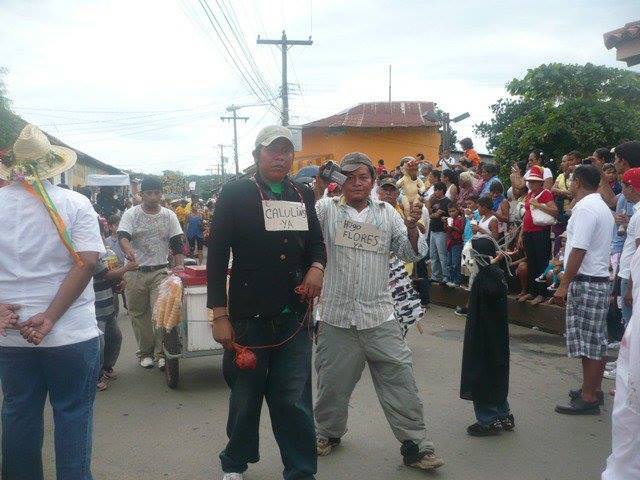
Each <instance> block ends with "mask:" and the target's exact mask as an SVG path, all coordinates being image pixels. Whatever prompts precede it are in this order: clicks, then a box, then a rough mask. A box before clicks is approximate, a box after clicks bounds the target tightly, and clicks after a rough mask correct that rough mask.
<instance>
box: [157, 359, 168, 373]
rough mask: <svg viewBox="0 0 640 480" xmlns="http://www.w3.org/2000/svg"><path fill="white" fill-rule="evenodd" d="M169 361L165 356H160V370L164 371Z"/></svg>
mask: <svg viewBox="0 0 640 480" xmlns="http://www.w3.org/2000/svg"><path fill="white" fill-rule="evenodd" d="M166 364H167V361H166V360H165V359H164V358H159V359H158V368H159V369H160V371H162V372H164V367H165V366H166Z"/></svg>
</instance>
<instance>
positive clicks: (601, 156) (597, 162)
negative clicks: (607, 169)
mask: <svg viewBox="0 0 640 480" xmlns="http://www.w3.org/2000/svg"><path fill="white" fill-rule="evenodd" d="M591 157H592V158H593V165H594V166H595V167H597V168H598V169H600V170H602V168H603V167H604V165H605V164H607V163H612V162H613V154H612V153H611V149H609V148H606V147H600V148H597V149H596V150H595V151H594V152H593V154H592V155H591Z"/></svg>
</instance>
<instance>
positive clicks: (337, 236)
mask: <svg viewBox="0 0 640 480" xmlns="http://www.w3.org/2000/svg"><path fill="white" fill-rule="evenodd" d="M340 167H341V169H342V170H343V172H345V174H346V175H348V178H347V181H346V182H345V184H344V185H343V197H342V201H338V200H337V199H335V198H333V199H332V198H322V199H321V200H318V202H317V203H316V210H317V212H318V218H319V220H320V225H321V226H322V229H323V232H324V236H325V240H326V245H327V256H328V260H327V272H326V277H325V283H324V287H323V290H322V294H321V297H320V301H319V312H318V313H319V318H320V322H321V323H320V326H319V334H318V339H317V348H316V371H317V374H318V389H317V401H316V405H315V417H316V424H317V427H318V441H317V453H318V455H320V456H324V455H328V454H329V453H330V452H331V451H332V450H333V448H335V447H336V446H337V445H338V444H339V443H340V439H341V437H342V436H343V435H344V434H345V432H346V430H347V415H348V410H349V399H350V397H351V394H352V392H353V389H354V388H355V386H356V384H357V382H358V380H359V378H360V374H361V372H362V369H363V368H364V365H365V363H368V364H369V369H370V371H371V374H372V377H373V382H374V384H375V385H376V391H377V392H378V395H379V398H380V404H381V406H382V408H383V410H384V412H385V415H386V417H387V420H388V422H389V424H390V426H391V429H392V431H393V433H394V435H395V436H396V438H397V439H398V441H400V442H401V443H402V446H401V449H400V451H401V454H402V456H403V461H404V464H405V465H408V466H410V467H413V468H417V469H421V470H432V469H434V468H438V467H440V466H441V465H443V463H444V462H443V461H442V460H441V459H440V458H439V457H437V456H436V454H435V452H434V446H433V443H432V442H430V441H429V440H428V439H427V431H426V426H425V423H424V414H423V407H422V401H421V400H420V397H419V396H418V393H417V387H416V383H415V378H414V375H413V364H412V361H411V351H410V350H409V347H408V346H407V344H406V342H405V341H404V339H403V338H402V332H401V329H400V327H399V325H398V323H397V322H395V321H394V320H393V319H394V315H393V311H394V310H393V301H392V297H391V292H390V291H389V254H390V253H394V254H395V255H396V256H397V257H398V258H399V259H401V260H404V261H416V260H419V259H420V258H421V257H423V256H424V255H425V254H426V242H425V239H424V237H423V236H422V235H421V234H420V232H419V230H418V228H417V226H416V223H417V221H418V220H419V219H420V216H421V215H422V205H421V204H418V203H414V204H413V205H412V208H411V211H410V215H409V218H408V219H407V221H406V222H403V221H402V219H401V217H400V215H399V214H398V213H397V212H396V211H395V209H393V208H391V207H390V206H389V205H387V204H385V203H384V202H373V201H372V200H371V199H370V193H371V190H372V188H373V185H374V178H375V170H374V168H373V165H372V164H371V161H370V160H369V158H368V157H367V156H366V155H364V154H362V153H351V154H348V155H346V156H345V157H344V158H343V159H342V161H341V163H340ZM323 183H324V181H323V180H322V178H321V176H319V177H318V180H317V183H316V198H318V199H319V198H320V197H321V195H322V192H323V191H324V187H325V186H324V185H323ZM443 187H444V186H443V185H441V186H438V188H443ZM437 191H439V192H441V195H442V197H444V189H442V190H439V189H438V190H437ZM351 225H353V226H360V227H361V228H364V229H365V231H367V232H371V235H367V236H366V238H367V239H369V238H370V239H371V241H368V240H364V239H363V238H361V239H360V240H358V241H352V242H346V241H344V240H343V239H344V233H345V232H346V231H347V230H345V227H347V228H348V227H349V226H351ZM376 237H377V238H378V239H381V240H382V244H380V243H379V242H376V241H375V238H376ZM363 271H364V272H367V273H366V275H365V276H363V275H362V272H363Z"/></svg>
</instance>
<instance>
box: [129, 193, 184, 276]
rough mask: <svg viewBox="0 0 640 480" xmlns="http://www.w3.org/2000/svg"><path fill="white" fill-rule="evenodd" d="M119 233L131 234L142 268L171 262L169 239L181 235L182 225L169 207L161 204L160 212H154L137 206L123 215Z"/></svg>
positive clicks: (134, 250)
mask: <svg viewBox="0 0 640 480" xmlns="http://www.w3.org/2000/svg"><path fill="white" fill-rule="evenodd" d="M118 232H126V233H128V234H129V235H131V247H132V248H133V253H135V255H136V260H137V262H138V264H139V265H140V266H141V267H156V266H158V265H166V264H167V258H168V257H169V239H171V238H173V237H175V236H176V235H181V234H182V227H181V226H180V222H179V221H178V217H177V216H176V214H175V213H174V212H172V211H171V210H169V209H168V208H164V207H160V212H158V213H155V214H150V213H145V211H144V210H143V209H142V205H136V206H135V207H131V208H130V209H129V210H127V211H125V212H124V213H123V214H122V219H121V220H120V225H119V226H118Z"/></svg>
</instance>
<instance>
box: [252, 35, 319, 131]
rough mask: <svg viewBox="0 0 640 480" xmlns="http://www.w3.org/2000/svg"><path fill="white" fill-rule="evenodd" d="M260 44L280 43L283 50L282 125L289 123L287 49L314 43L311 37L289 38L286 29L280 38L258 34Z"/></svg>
mask: <svg viewBox="0 0 640 480" xmlns="http://www.w3.org/2000/svg"><path fill="white" fill-rule="evenodd" d="M258 44H259V45H278V46H279V47H280V50H281V51H282V87H281V91H280V95H281V96H282V125H283V126H285V127H286V126H288V125H289V83H288V82H287V51H288V50H289V46H290V45H313V41H312V40H311V37H309V40H288V39H287V34H286V33H285V31H284V30H283V31H282V38H281V39H280V40H262V39H261V38H260V36H259V35H258Z"/></svg>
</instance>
